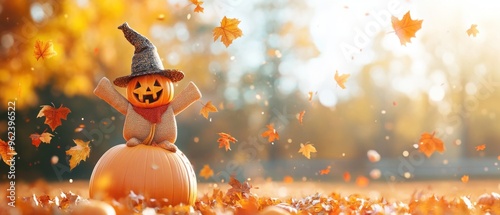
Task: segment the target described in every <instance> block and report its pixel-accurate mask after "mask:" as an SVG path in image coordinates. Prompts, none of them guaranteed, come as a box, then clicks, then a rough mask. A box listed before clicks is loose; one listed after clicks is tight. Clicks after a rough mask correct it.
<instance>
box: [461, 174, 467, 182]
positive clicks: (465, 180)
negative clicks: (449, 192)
mask: <svg viewBox="0 0 500 215" xmlns="http://www.w3.org/2000/svg"><path fill="white" fill-rule="evenodd" d="M460 180H461V181H462V182H463V183H467V182H469V176H468V175H463V176H462V178H460Z"/></svg>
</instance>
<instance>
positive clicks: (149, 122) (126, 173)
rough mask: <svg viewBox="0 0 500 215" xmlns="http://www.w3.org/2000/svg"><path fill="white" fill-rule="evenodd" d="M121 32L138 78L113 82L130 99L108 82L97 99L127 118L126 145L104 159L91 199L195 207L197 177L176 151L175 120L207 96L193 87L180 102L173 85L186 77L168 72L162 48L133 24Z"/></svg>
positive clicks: (99, 164) (94, 178)
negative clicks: (135, 198)
mask: <svg viewBox="0 0 500 215" xmlns="http://www.w3.org/2000/svg"><path fill="white" fill-rule="evenodd" d="M118 28H119V29H120V30H122V31H123V34H124V36H125V38H126V39H127V40H128V41H129V42H130V43H131V44H132V45H133V46H134V47H135V52H134V56H133V58H132V73H131V74H130V75H127V76H123V77H119V78H117V79H115V80H114V81H113V83H114V84H115V85H116V86H118V87H125V88H126V90H127V92H126V95H127V96H126V97H124V96H122V95H121V94H120V93H119V92H118V91H117V90H115V89H114V88H113V85H112V84H111V82H110V81H109V79H107V78H106V77H103V78H102V79H101V81H100V82H99V84H98V85H97V87H96V89H95V90H94V93H95V94H96V95H97V96H98V97H100V98H101V99H103V100H104V101H106V102H107V103H109V104H110V105H111V106H113V107H114V108H115V109H116V110H118V111H119V112H120V113H122V114H124V115H125V124H124V126H123V137H124V138H125V140H126V144H121V145H118V146H115V147H113V148H111V149H110V150H108V152H106V153H105V154H104V155H103V156H102V157H101V159H99V162H97V164H96V166H95V167H94V171H93V173H92V176H91V179H90V188H89V190H90V193H89V194H90V197H91V198H98V199H103V198H108V197H109V198H113V199H120V198H123V197H126V196H127V195H128V194H130V192H134V193H137V194H141V195H143V196H144V197H145V198H146V199H149V200H147V201H150V202H158V201H160V200H165V199H167V200H168V201H162V204H165V205H172V204H174V205H175V204H180V203H183V204H193V203H194V199H195V197H196V176H195V174H194V171H193V167H192V166H191V164H190V162H189V160H188V159H187V158H186V157H185V156H184V154H182V152H180V151H179V150H178V149H177V147H176V146H175V145H174V143H175V142H176V139H177V124H176V120H175V116H176V115H177V114H179V113H181V112H182V111H183V110H184V109H186V108H187V107H188V106H190V105H191V104H192V103H194V102H195V101H196V100H198V99H200V98H201V93H200V91H199V90H198V88H197V87H196V85H195V84H194V83H193V82H190V83H189V84H188V85H187V87H186V88H185V89H184V90H182V91H181V92H180V93H179V94H177V95H176V96H175V97H174V84H173V83H175V82H178V81H180V80H182V79H183V78H184V73H182V72H181V71H178V70H175V69H164V68H163V65H162V63H161V59H160V57H159V55H158V53H157V51H156V47H155V46H154V45H153V44H152V43H151V42H150V41H149V40H148V39H147V38H146V37H144V36H142V35H141V34H139V33H137V32H136V31H134V30H133V29H131V28H130V27H129V26H128V25H127V23H124V24H123V25H121V26H120V27H118ZM146 170H147V173H146V172H145V171H146ZM142 173H144V174H142ZM107 182H110V183H107Z"/></svg>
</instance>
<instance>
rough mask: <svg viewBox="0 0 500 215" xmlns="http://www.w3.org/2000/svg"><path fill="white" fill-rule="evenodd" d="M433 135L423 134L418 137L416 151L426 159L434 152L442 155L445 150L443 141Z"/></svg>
mask: <svg viewBox="0 0 500 215" xmlns="http://www.w3.org/2000/svg"><path fill="white" fill-rule="evenodd" d="M435 134H436V133H435V132H432V134H430V133H427V132H424V133H423V134H422V136H421V137H420V142H419V144H418V150H419V151H420V152H422V153H424V154H425V156H427V157H430V156H431V155H432V154H433V153H434V152H435V151H438V152H440V153H443V152H444V150H445V147H444V143H443V141H442V140H441V139H439V138H437V137H435V136H434V135H435Z"/></svg>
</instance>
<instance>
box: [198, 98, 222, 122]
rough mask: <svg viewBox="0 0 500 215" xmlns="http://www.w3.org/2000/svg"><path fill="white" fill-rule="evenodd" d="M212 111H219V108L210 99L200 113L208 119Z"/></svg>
mask: <svg viewBox="0 0 500 215" xmlns="http://www.w3.org/2000/svg"><path fill="white" fill-rule="evenodd" d="M210 112H218V110H217V108H216V107H215V106H214V105H213V104H212V101H208V102H207V103H206V104H205V105H203V107H202V108H201V110H200V114H201V115H203V117H205V119H208V113H210Z"/></svg>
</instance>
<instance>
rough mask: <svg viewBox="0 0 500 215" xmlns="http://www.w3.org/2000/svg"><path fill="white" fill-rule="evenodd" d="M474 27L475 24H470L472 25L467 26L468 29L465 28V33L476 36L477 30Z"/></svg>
mask: <svg viewBox="0 0 500 215" xmlns="http://www.w3.org/2000/svg"><path fill="white" fill-rule="evenodd" d="M476 27H477V25H475V24H472V25H471V26H470V28H469V29H467V31H466V32H467V35H469V36H470V35H471V34H472V36H474V37H476V35H477V34H478V33H479V31H478V30H477V28H476Z"/></svg>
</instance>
